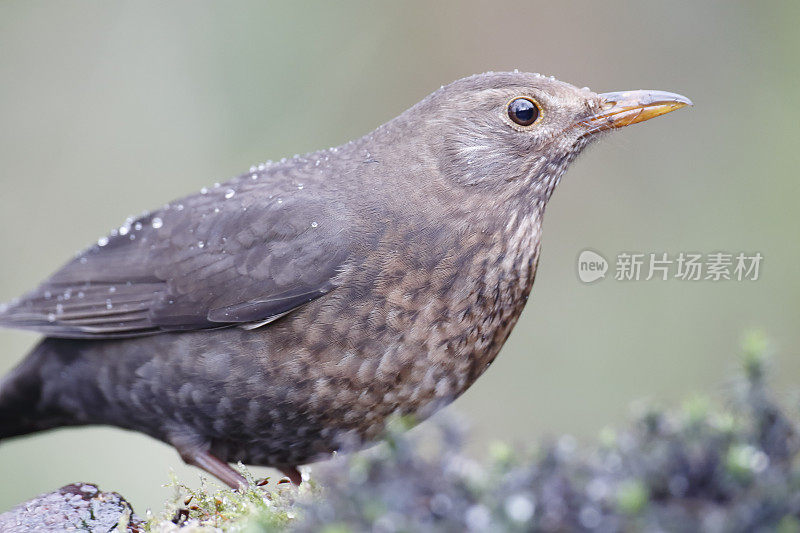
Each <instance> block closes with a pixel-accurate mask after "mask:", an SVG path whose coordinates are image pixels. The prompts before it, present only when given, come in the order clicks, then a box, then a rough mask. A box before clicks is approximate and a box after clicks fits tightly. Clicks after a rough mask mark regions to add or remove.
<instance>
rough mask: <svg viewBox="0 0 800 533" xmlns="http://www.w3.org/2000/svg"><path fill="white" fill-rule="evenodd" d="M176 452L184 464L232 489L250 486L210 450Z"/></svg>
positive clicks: (194, 449)
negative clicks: (202, 471) (200, 470)
mask: <svg viewBox="0 0 800 533" xmlns="http://www.w3.org/2000/svg"><path fill="white" fill-rule="evenodd" d="M178 452H180V454H181V458H183V461H184V462H185V463H186V464H189V465H192V466H196V467H197V468H201V469H203V470H205V471H206V472H208V473H209V474H211V475H212V476H215V477H216V478H217V479H219V480H220V481H222V482H223V483H225V484H226V485H228V486H229V487H230V488H232V489H246V488H247V487H249V486H250V485H249V484H248V483H247V480H246V479H245V478H244V476H242V475H241V474H240V473H239V472H237V471H236V470H234V469H233V468H231V466H230V465H229V464H228V463H226V462H225V461H222V460H221V459H218V458H217V457H215V456H214V455H212V454H211V452H208V451H203V450H199V449H196V448H193V449H190V450H181V449H179V450H178ZM298 475H299V474H298Z"/></svg>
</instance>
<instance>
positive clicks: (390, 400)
mask: <svg viewBox="0 0 800 533" xmlns="http://www.w3.org/2000/svg"><path fill="white" fill-rule="evenodd" d="M690 103H691V102H690V101H689V100H688V99H686V98H685V97H683V96H680V95H677V94H671V93H665V92H659V91H631V92H622V93H606V94H596V93H594V92H591V91H590V90H589V89H586V88H584V89H578V88H577V87H574V86H572V85H569V84H567V83H563V82H560V81H557V80H555V79H553V78H547V77H544V76H540V75H538V74H527V73H519V72H511V73H486V74H481V75H477V76H472V77H469V78H465V79H462V80H459V81H456V82H454V83H452V84H450V85H448V86H446V87H442V88H441V89H439V90H438V91H436V92H434V93H433V94H431V95H430V96H428V97H427V98H425V99H424V100H422V101H421V102H420V103H418V104H417V105H415V106H414V107H412V108H411V109H409V110H408V111H406V112H405V113H403V114H401V115H400V116H398V117H397V118H395V119H393V120H391V121H389V122H388V123H386V124H384V125H383V126H380V127H379V128H378V129H376V130H375V131H374V132H372V133H370V134H368V135H367V136H365V137H362V138H361V139H358V140H356V141H352V142H350V143H348V144H346V145H344V146H340V147H338V148H331V149H329V150H323V151H320V152H315V153H311V154H307V155H304V156H300V157H295V158H293V159H290V160H286V161H281V162H279V163H266V164H262V165H258V166H254V167H252V168H251V169H250V172H248V173H246V174H244V175H241V176H239V177H237V178H234V179H232V180H231V181H229V182H227V183H224V184H222V185H215V186H214V187H212V188H208V189H205V188H204V189H202V190H201V191H200V192H199V193H197V194H194V195H192V196H188V197H186V198H183V199H181V200H177V201H175V202H172V203H171V204H168V205H167V206H165V207H164V208H162V209H159V210H157V211H154V212H152V213H148V214H145V215H143V216H140V217H138V218H130V219H128V220H126V221H125V223H124V224H123V225H122V226H120V227H119V229H117V230H115V231H113V232H112V233H111V234H110V235H109V236H107V237H103V238H101V239H100V240H98V241H97V243H96V244H94V245H92V246H91V247H89V248H88V249H86V250H85V251H84V252H82V253H80V254H79V255H78V256H77V257H76V258H74V259H73V260H72V261H70V262H69V263H67V264H66V265H65V266H64V267H63V268H61V270H59V271H57V272H56V273H55V274H53V276H52V277H50V278H49V279H47V280H46V281H44V282H43V283H42V284H41V285H40V286H39V287H38V288H37V289H35V290H33V291H32V292H29V293H28V294H26V295H25V296H24V297H22V298H21V299H19V300H16V301H14V302H12V303H10V304H8V305H6V306H4V307H3V308H2V309H0V325H2V326H6V327H13V328H23V329H30V330H34V331H38V332H41V333H43V334H44V335H45V338H44V339H43V340H42V341H41V343H40V344H39V345H38V346H37V347H36V348H34V350H33V351H32V352H31V353H30V354H29V355H28V356H27V358H26V359H24V360H23V361H22V363H21V364H20V365H19V366H18V367H17V368H15V369H14V370H13V371H12V372H11V373H10V374H9V375H8V376H7V377H6V378H5V380H4V381H3V382H2V384H1V385H0V439H5V438H9V437H13V436H17V435H24V434H27V433H32V432H35V431H41V430H46V429H50V428H55V427H59V426H72V425H83V424H109V425H113V426H119V427H122V428H127V429H134V430H137V431H141V432H144V433H147V434H148V435H151V436H153V437H155V438H157V439H161V440H163V441H165V442H167V443H170V444H172V445H173V446H174V447H175V448H176V449H177V450H178V452H179V453H180V454H181V456H182V457H183V459H184V460H185V461H186V462H187V463H190V464H193V465H196V466H199V467H200V468H203V469H205V470H206V471H208V472H209V473H211V474H213V475H215V476H217V477H219V478H220V479H221V480H222V481H224V482H225V483H227V484H229V485H231V486H232V487H236V486H238V485H240V484H243V483H244V479H243V478H242V476H240V475H239V474H238V473H237V472H235V471H234V470H233V469H232V468H231V467H230V466H228V464H227V462H230V461H242V462H244V463H250V464H255V465H265V466H274V467H277V468H279V469H282V470H283V471H284V472H285V473H287V475H289V477H290V478H291V479H292V480H293V481H295V482H299V476H298V474H297V470H296V466H297V465H299V464H303V463H307V462H310V461H314V460H316V459H319V458H320V457H323V456H324V455H325V454H327V453H330V452H331V451H332V450H334V449H336V448H337V446H338V445H339V443H341V442H343V441H344V440H351V439H353V438H355V439H357V440H358V442H363V443H368V442H370V441H373V440H374V439H375V438H376V437H378V436H379V435H380V434H381V432H382V430H383V429H384V424H385V421H386V420H387V417H389V416H390V415H391V414H393V413H400V414H413V415H415V416H416V417H418V418H424V417H425V416H427V415H428V414H430V413H431V412H432V411H433V410H434V409H435V408H436V407H439V406H441V405H443V404H445V403H447V402H448V401H450V400H452V399H454V398H455V397H456V396H458V395H459V394H461V393H462V392H464V390H466V389H467V387H469V386H470V384H472V383H473V382H474V381H475V379H476V378H477V377H478V376H480V374H481V373H482V372H483V371H484V370H485V369H486V367H487V366H488V365H489V364H490V363H491V362H492V360H493V359H494V358H495V356H496V355H497V353H498V351H499V350H500V347H501V346H502V345H503V343H504V342H505V340H506V338H507V337H508V335H509V333H510V332H511V329H512V328H513V327H514V324H515V323H516V321H517V319H518V317H519V314H520V312H521V311H522V308H523V306H524V305H525V301H526V300H527V297H528V294H529V293H530V290H531V285H532V283H533V278H534V273H535V272H536V264H537V260H538V256H539V240H540V236H541V227H542V226H541V225H542V215H543V213H544V208H545V204H546V203H547V201H548V199H549V198H550V196H551V194H552V193H553V189H554V188H555V186H556V185H557V184H558V182H559V179H560V178H561V175H562V174H563V172H564V170H565V169H566V168H567V166H568V165H569V163H570V162H571V161H572V160H573V159H574V158H575V157H576V156H577V155H578V153H579V152H580V151H581V150H582V149H583V148H584V147H585V146H586V145H587V144H589V143H590V142H591V141H592V140H593V139H595V138H597V136H598V134H599V133H601V132H604V131H608V130H610V129H614V128H619V127H621V126H626V125H629V124H634V123H637V122H641V121H644V120H647V119H649V118H652V117H655V116H658V115H662V114H664V113H668V112H669V111H672V110H674V109H677V108H680V107H683V106H685V105H688V104H690Z"/></svg>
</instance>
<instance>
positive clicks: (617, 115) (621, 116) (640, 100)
mask: <svg viewBox="0 0 800 533" xmlns="http://www.w3.org/2000/svg"><path fill="white" fill-rule="evenodd" d="M599 96H600V98H601V104H600V110H599V112H598V113H596V114H595V115H592V116H591V117H589V118H586V119H583V120H581V121H580V122H579V124H580V125H582V126H584V127H587V128H588V130H589V132H592V133H594V132H598V131H604V130H610V129H614V128H621V127H623V126H630V125H631V124H636V123H637V122H644V121H645V120H650V119H651V118H654V117H657V116H660V115H664V114H666V113H669V112H670V111H675V110H676V109H680V108H681V107H684V106H687V105H692V101H691V100H689V99H688V98H686V97H685V96H681V95H680V94H675V93H668V92H665V91H623V92H617V93H603V94H600V95H599Z"/></svg>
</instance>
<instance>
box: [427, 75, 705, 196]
mask: <svg viewBox="0 0 800 533" xmlns="http://www.w3.org/2000/svg"><path fill="white" fill-rule="evenodd" d="M686 105H691V101H690V100H689V99H688V98H686V97H684V96H681V95H678V94H673V93H667V92H663V91H625V92H614V93H603V94H598V93H594V92H592V91H591V90H589V89H588V88H578V87H575V86H574V85H570V84H568V83H564V82H562V81H558V80H556V79H555V78H552V77H545V76H541V75H539V74H530V73H522V72H504V73H487V74H479V75H476V76H471V77H469V78H464V79H461V80H458V81H456V82H453V83H451V84H450V85H447V86H444V87H442V88H441V89H439V90H438V91H436V92H434V93H433V94H432V95H430V96H429V97H428V98H427V99H425V100H424V101H422V102H421V103H420V104H419V105H418V106H416V111H418V112H420V113H423V114H424V115H425V116H426V121H425V123H426V127H425V128H424V130H425V131H424V135H425V136H427V137H429V138H430V139H429V142H427V143H426V144H427V145H428V146H435V147H436V148H435V150H436V152H437V154H436V159H437V160H438V161H439V165H440V167H441V169H442V171H443V174H444V175H446V176H450V177H452V178H453V179H456V180H458V181H459V182H460V183H461V184H464V185H468V186H484V187H488V188H492V189H496V188H498V187H505V188H508V186H509V183H510V182H514V183H516V184H518V185H523V184H524V185H525V186H526V187H529V188H530V189H531V190H533V191H534V193H535V194H539V195H541V196H542V197H543V198H544V199H545V200H546V199H547V198H549V196H550V194H551V193H552V190H553V188H554V187H555V185H556V184H557V182H558V180H559V179H560V177H561V175H562V174H563V172H564V170H566V167H567V165H568V164H569V163H570V162H571V161H572V160H573V159H574V158H575V156H576V155H577V154H578V153H580V151H581V150H582V149H583V148H584V147H585V146H586V145H587V144H588V143H589V142H591V140H593V139H594V138H596V137H597V135H598V134H600V133H601V132H605V131H609V130H612V129H615V128H620V127H623V126H628V125H631V124H636V123H637V122H642V121H645V120H648V119H651V118H653V117H657V116H659V115H663V114H665V113H669V112H670V111H673V110H675V109H678V108H681V107H683V106H686ZM412 111H414V110H413V109H412Z"/></svg>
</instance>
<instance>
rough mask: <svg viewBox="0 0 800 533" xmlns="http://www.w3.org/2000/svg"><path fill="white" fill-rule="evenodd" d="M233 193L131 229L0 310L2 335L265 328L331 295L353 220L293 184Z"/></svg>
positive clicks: (247, 186)
mask: <svg viewBox="0 0 800 533" xmlns="http://www.w3.org/2000/svg"><path fill="white" fill-rule="evenodd" d="M232 183H233V184H234V185H233V187H234V188H228V187H226V186H223V187H220V188H215V189H211V190H210V191H205V192H204V193H203V194H197V195H195V196H191V197H188V198H185V199H184V200H182V201H179V202H176V203H173V204H171V205H169V206H166V207H165V208H164V209H162V210H160V211H158V212H155V213H153V214H148V215H145V216H143V217H141V218H139V219H137V220H129V221H127V222H126V224H125V225H123V226H122V227H121V228H120V229H118V230H116V231H114V232H112V235H111V236H109V237H108V238H103V239H100V240H99V241H98V244H97V245H95V246H92V247H91V248H89V249H88V250H86V251H84V252H83V253H81V254H80V255H78V256H77V257H76V258H75V259H74V260H72V261H71V262H70V263H68V264H67V265H65V266H64V267H63V268H62V269H61V270H59V271H58V272H56V273H55V274H54V275H53V276H52V277H51V278H50V279H48V280H47V281H45V282H44V283H43V284H42V285H41V286H39V287H38V288H37V289H35V290H34V291H32V292H30V293H28V294H27V295H25V296H24V297H23V298H22V299H20V300H18V301H15V302H12V303H11V304H10V305H7V306H5V307H6V309H5V310H0V326H5V327H14V328H21V329H30V330H35V331H39V332H41V333H44V334H46V335H48V336H52V337H63V338H118V337H132V336H139V335H147V334H153V333H159V332H162V331H176V330H195V329H204V328H217V327H224V326H231V325H241V326H243V327H257V326H258V325H260V324H264V323H267V322H269V321H271V320H274V319H276V318H278V317H280V316H282V315H284V314H286V313H288V312H290V311H291V310H293V309H295V308H296V307H298V306H300V305H303V304H304V303H306V302H309V301H311V300H313V299H315V298H318V297H319V296H321V295H323V294H325V293H327V292H329V291H330V290H332V289H333V288H334V287H335V278H336V276H337V274H338V273H339V272H340V271H341V270H340V269H341V268H342V265H343V263H344V262H345V260H346V258H347V255H348V238H347V236H346V233H347V229H346V228H347V225H346V224H344V220H346V215H345V213H344V209H345V208H344V207H343V206H342V205H341V204H335V205H332V203H331V202H329V203H324V202H321V201H319V200H315V198H314V194H313V191H308V190H306V191H302V188H303V187H302V185H300V186H297V185H296V184H294V183H289V184H287V183H284V184H278V185H274V184H273V186H265V185H261V184H259V183H255V182H254V183H249V182H247V181H246V180H244V179H240V180H239V181H238V182H232Z"/></svg>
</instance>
